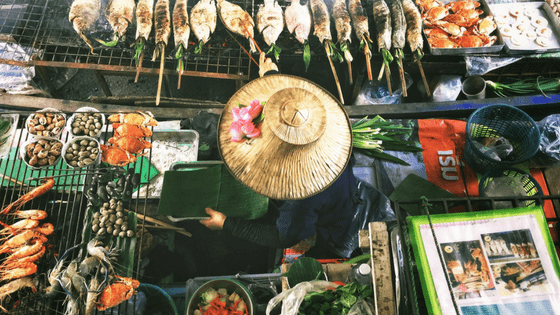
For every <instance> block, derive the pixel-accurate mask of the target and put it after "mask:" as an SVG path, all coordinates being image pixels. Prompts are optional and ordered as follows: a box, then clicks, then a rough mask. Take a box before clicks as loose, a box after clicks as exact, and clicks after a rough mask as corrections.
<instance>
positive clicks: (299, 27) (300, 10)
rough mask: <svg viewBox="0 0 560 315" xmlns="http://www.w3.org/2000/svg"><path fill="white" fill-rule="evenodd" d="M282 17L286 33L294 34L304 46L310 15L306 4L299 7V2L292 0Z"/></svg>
mask: <svg viewBox="0 0 560 315" xmlns="http://www.w3.org/2000/svg"><path fill="white" fill-rule="evenodd" d="M284 17H285V18H286V28H287V29H288V32H290V34H294V35H295V37H296V39H297V40H298V41H299V42H300V43H302V44H305V42H306V41H307V38H308V37H309V32H310V31H311V13H309V8H308V7H307V4H306V5H301V3H300V0H292V3H291V4H290V5H289V6H287V7H286V10H285V11H284Z"/></svg>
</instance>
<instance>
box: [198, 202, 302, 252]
mask: <svg viewBox="0 0 560 315" xmlns="http://www.w3.org/2000/svg"><path fill="white" fill-rule="evenodd" d="M206 213H208V214H209V215H210V218H209V219H204V220H201V221H200V223H202V224H203V225H205V226H206V227H208V228H209V229H211V230H222V229H223V230H224V231H228V232H230V233H231V234H232V235H233V236H236V237H239V238H242V239H245V240H247V241H250V242H253V243H255V244H258V245H262V246H268V247H274V248H288V247H291V246H293V245H295V244H297V242H298V240H297V239H289V238H286V237H285V236H284V235H282V233H280V231H278V228H277V227H276V226H275V225H267V224H260V223H255V222H251V221H248V220H242V219H236V218H231V217H226V216H225V215H224V214H223V213H221V212H219V211H215V210H213V209H211V208H206Z"/></svg>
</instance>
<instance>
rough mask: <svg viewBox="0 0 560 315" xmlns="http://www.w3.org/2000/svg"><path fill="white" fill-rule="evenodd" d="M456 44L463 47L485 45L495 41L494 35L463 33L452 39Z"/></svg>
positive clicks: (490, 44)
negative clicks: (463, 34)
mask: <svg viewBox="0 0 560 315" xmlns="http://www.w3.org/2000/svg"><path fill="white" fill-rule="evenodd" d="M452 40H453V41H454V42H455V43H456V44H457V45H459V46H460V47H463V48H467V47H487V46H492V45H493V44H494V43H495V42H496V36H485V35H465V36H461V37H458V38H455V39H452Z"/></svg>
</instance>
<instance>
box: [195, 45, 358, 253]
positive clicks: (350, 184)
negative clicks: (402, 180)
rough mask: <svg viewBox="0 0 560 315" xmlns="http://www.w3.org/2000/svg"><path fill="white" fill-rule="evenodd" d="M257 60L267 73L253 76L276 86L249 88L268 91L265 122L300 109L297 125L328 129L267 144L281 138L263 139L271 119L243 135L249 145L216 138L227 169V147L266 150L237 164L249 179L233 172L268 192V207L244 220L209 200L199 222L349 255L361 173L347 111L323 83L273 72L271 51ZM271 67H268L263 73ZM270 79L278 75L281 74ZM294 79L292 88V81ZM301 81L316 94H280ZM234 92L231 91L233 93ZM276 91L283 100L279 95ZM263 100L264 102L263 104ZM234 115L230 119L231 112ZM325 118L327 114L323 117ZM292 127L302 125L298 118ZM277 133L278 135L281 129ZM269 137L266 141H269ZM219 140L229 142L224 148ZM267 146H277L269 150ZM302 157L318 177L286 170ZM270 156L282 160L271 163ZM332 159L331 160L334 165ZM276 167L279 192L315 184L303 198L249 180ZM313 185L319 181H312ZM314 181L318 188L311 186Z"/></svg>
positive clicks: (240, 151)
mask: <svg viewBox="0 0 560 315" xmlns="http://www.w3.org/2000/svg"><path fill="white" fill-rule="evenodd" d="M260 65H261V67H260V71H259V74H260V75H261V76H263V75H266V78H261V79H257V80H261V81H260V82H264V83H262V84H263V85H262V86H265V87H270V89H272V90H273V91H270V92H269V91H267V92H265V93H268V94H263V93H262V86H261V85H258V84H253V87H254V86H255V85H257V86H259V88H261V90H260V91H259V90H256V91H255V90H252V91H251V92H252V93H254V94H255V97H256V98H258V96H259V95H261V96H262V95H266V96H267V97H266V98H264V99H267V103H266V104H265V106H263V108H264V111H267V110H268V112H266V113H265V114H264V119H265V120H268V121H267V123H268V124H269V125H272V124H274V123H276V122H277V121H282V119H284V120H286V121H287V123H286V124H287V125H290V126H296V125H297V124H298V118H297V117H296V116H297V115H301V116H302V117H303V116H304V117H303V119H301V121H300V122H301V127H302V128H301V129H305V127H306V126H305V125H304V124H305V123H308V124H310V125H311V127H309V129H311V130H317V129H321V128H325V131H324V132H319V133H318V134H320V135H318V136H317V137H325V138H324V139H323V140H324V141H322V142H319V140H317V139H314V140H312V141H308V142H305V143H303V144H299V143H298V145H292V144H293V143H291V142H289V141H290V140H286V141H287V142H289V143H287V144H286V143H280V144H278V145H270V143H277V142H278V139H272V140H271V139H270V138H266V139H263V138H262V137H267V136H268V137H272V136H274V134H273V133H275V132H276V131H273V130H272V129H273V128H276V127H277V126H273V127H270V128H269V129H265V130H263V131H262V133H263V134H262V137H261V136H256V138H255V139H254V142H252V143H251V142H249V143H248V144H249V146H246V145H244V144H238V143H232V142H231V141H229V138H228V140H227V141H226V140H224V139H219V140H218V143H219V145H220V151H221V153H222V156H223V157H224V162H225V164H226V165H227V166H228V168H229V169H230V171H231V170H232V168H235V167H234V166H232V165H228V163H230V164H231V163H232V162H230V161H231V160H233V158H230V157H229V156H227V154H230V153H229V152H234V153H231V154H232V155H241V156H242V157H241V158H239V157H236V159H243V156H245V155H247V156H251V155H252V154H253V153H254V154H255V155H257V154H266V155H267V156H266V157H261V156H256V158H255V160H254V162H252V163H248V164H247V165H242V168H241V169H242V170H243V171H242V173H243V174H248V175H251V176H253V177H247V178H249V179H247V178H241V179H240V178H237V179H238V180H240V181H241V182H242V183H243V184H245V185H246V186H248V187H249V188H251V189H253V190H254V191H256V192H257V193H260V194H262V195H265V196H267V197H269V198H271V199H270V207H269V214H268V215H267V217H266V218H263V219H258V220H243V219H238V218H233V217H227V216H225V215H224V214H223V213H221V212H218V211H215V210H213V209H211V208H206V213H207V214H208V215H209V216H210V218H208V219H204V220H201V221H200V223H201V224H203V225H205V226H206V227H208V228H209V229H213V230H222V229H223V230H224V231H226V232H229V233H231V234H232V235H233V236H235V237H239V238H242V239H245V240H247V241H250V242H253V243H255V244H259V245H262V246H267V247H272V248H289V247H292V246H294V245H296V244H298V243H300V244H301V242H305V244H307V247H311V246H312V247H311V248H310V249H309V251H307V253H306V256H310V257H314V258H318V259H319V258H339V257H348V256H350V255H349V252H348V246H345V245H346V243H347V240H348V238H349V237H353V235H349V230H350V226H351V223H352V220H353V218H354V215H355V213H356V206H357V205H358V204H359V203H360V198H359V195H358V194H359V189H358V183H359V181H357V180H356V178H355V177H354V175H353V173H352V164H353V162H352V159H351V150H352V141H351V140H352V139H351V138H352V137H351V127H350V123H349V119H348V117H347V116H346V112H345V111H344V109H343V108H342V106H341V105H340V103H338V101H336V99H335V98H334V97H332V95H330V94H328V93H326V92H323V91H322V88H320V87H314V86H313V83H311V82H308V81H304V80H303V79H298V78H290V77H289V76H282V75H276V73H278V71H277V70H278V68H277V67H276V65H275V64H274V63H272V62H271V60H270V59H266V58H265V57H264V54H261V58H260ZM269 74H273V75H271V76H268V75H269ZM273 78H274V79H273ZM257 80H255V81H257ZM274 80H278V82H276V81H274ZM286 80H287V81H290V80H293V81H294V82H293V83H290V84H288V85H289V87H286V86H284V85H285V82H286ZM253 82H254V81H253ZM260 82H259V83H260ZM290 82H291V81H290ZM250 84H251V83H250ZM248 85H249V84H248ZM292 85H293V86H295V87H296V88H294V87H292ZM300 86H304V87H306V88H307V89H309V90H310V93H316V96H309V95H307V92H304V93H302V94H303V96H301V95H300V94H298V91H295V93H292V94H290V93H288V96H287V97H286V96H285V95H283V93H285V91H286V90H292V92H293V91H294V90H297V89H298V88H299V87H300ZM250 88H251V87H249V88H248V89H250ZM243 93H249V91H241V92H238V93H236V95H238V94H241V95H243ZM271 93H272V94H271ZM326 94H328V96H325V95H326ZM236 95H234V98H235V96H236ZM293 95H299V96H293ZM292 96H293V97H295V98H297V97H300V98H301V99H294V100H291V99H290V97H292ZM251 97H253V94H251ZM262 97H265V96H262ZM269 97H270V98H269ZM273 99H274V100H273ZM279 99H280V100H281V101H277V100H279ZM309 100H314V101H315V100H317V101H318V102H317V103H321V104H319V105H317V106H315V105H316V104H311V103H312V102H310V101H309ZM319 100H322V102H319ZM269 101H270V102H269ZM238 102H239V100H236V101H235V102H233V103H234V104H235V103H238ZM298 102H299V103H298ZM230 103H232V100H230V102H228V104H230ZM291 103H296V104H298V105H295V106H294V108H295V109H294V108H290V104H291ZM278 104H280V105H278ZM230 106H231V105H230ZM267 106H269V107H268V108H267ZM275 106H278V108H280V109H279V110H278V112H279V113H280V114H277V113H276V112H275V113H271V111H272V110H271V109H270V108H273V107H275ZM320 106H325V108H317V107H320ZM290 109H292V110H293V115H294V116H293V117H294V118H293V120H290V119H289V118H288V119H286V118H285V117H291V116H289V115H292V113H290V112H289V111H290ZM229 110H230V108H227V105H226V109H224V111H223V113H222V119H221V123H224V119H225V123H229V124H232V123H231V120H230V121H228V120H227V118H226V117H227V116H224V115H229ZM286 112H288V114H284V113H286ZM307 113H310V114H309V117H308V116H305V115H306V114H307ZM317 113H319V114H318V116H320V117H321V113H324V114H325V115H324V116H325V117H327V118H324V119H323V121H322V123H323V125H320V126H319V127H317V125H313V124H315V123H316V122H317V119H314V117H312V115H313V114H315V115H317ZM327 113H328V115H327ZM272 114H275V115H276V114H277V116H274V115H272ZM316 117H317V116H316ZM316 117H315V118H316ZM233 119H234V120H235V118H233ZM327 119H328V121H327V122H326V123H325V121H326V120H327ZM333 126H336V127H333ZM280 127H285V126H280ZM297 127H300V126H299V125H298V126H297ZM221 128H222V129H221V130H227V128H229V125H226V126H221ZM287 128H289V127H287ZM329 128H331V130H330V131H329V130H328V129H329ZM332 128H335V130H332ZM277 129H282V128H277ZM251 130H252V129H251ZM304 131H306V130H304ZM230 132H231V129H230ZM292 132H293V131H292ZM276 135H277V136H278V134H276ZM259 137H261V139H259ZM278 137H279V138H282V137H283V136H282V135H279V136H278ZM219 138H220V136H219ZM251 140H253V139H251ZM269 140H270V142H267V141H269ZM258 141H262V142H263V143H266V144H267V146H266V148H264V149H262V150H259V148H258V146H259V145H261V144H262V143H259V142H258ZM274 141H276V142H274ZM327 141H328V142H327ZM325 142H327V144H325ZM321 145H322V146H326V147H327V148H325V147H323V148H322V150H320V151H313V150H315V148H317V147H319V146H321ZM224 146H225V147H226V148H224ZM306 147H307V148H308V149H309V150H304V148H306ZM253 149H255V151H251V150H253ZM276 149H277V150H278V151H277V152H276V151H274V150H276ZM334 150H336V151H334ZM270 151H274V152H272V153H271V152H270ZM308 151H309V152H311V153H310V154H308V156H303V155H305V154H307V152H308ZM323 151H329V152H328V153H327V155H324V156H320V154H324V153H322V152H323ZM255 152H256V153H255ZM263 152H265V153H263ZM302 152H303V153H302ZM317 152H319V153H317ZM294 156H300V159H294V158H293V157H294ZM317 156H319V157H317ZM313 159H315V160H313ZM335 159H337V162H336V163H331V162H332V161H331V160H335ZM262 160H266V163H261V162H262ZM286 160H289V161H290V162H286ZM302 160H305V161H306V162H308V161H309V160H312V162H311V164H312V165H314V167H313V168H312V169H311V170H310V171H309V172H307V173H313V176H315V177H313V176H312V177H308V178H305V177H304V176H303V175H302V176H301V177H302V178H298V179H294V177H300V175H301V172H300V173H292V174H289V171H290V170H292V169H296V168H297V167H300V166H301V163H303V162H302ZM274 163H285V164H282V165H274ZM286 163H292V164H286ZM308 163H309V162H308ZM329 163H331V164H333V165H334V166H333V165H331V164H329ZM327 164H328V165H327ZM259 166H262V167H264V168H266V167H269V169H268V170H261V167H259ZM273 166H274V167H273ZM321 167H324V169H321ZM278 169H282V170H283V171H282V172H279V173H281V175H278V174H275V175H274V176H275V178H278V176H280V177H281V176H283V178H280V179H279V180H277V181H269V183H276V182H282V183H284V186H280V187H278V190H280V192H279V195H281V196H285V195H286V196H291V195H290V194H289V193H286V192H285V191H282V190H290V189H302V188H301V187H306V188H303V189H307V188H309V187H311V186H314V187H313V188H309V190H310V191H309V192H305V193H307V195H308V196H307V197H304V198H274V197H275V196H277V195H275V193H272V194H273V195H274V196H271V195H270V194H269V193H266V192H270V191H274V188H271V187H265V188H263V187H262V185H261V186H257V187H255V186H252V185H254V184H252V183H251V180H250V179H254V178H261V177H268V176H273V175H272V174H274V173H273V172H274V171H275V170H278ZM247 170H249V171H247ZM259 172H260V173H259ZM335 172H336V174H334V173H335ZM232 174H234V176H235V173H234V172H232ZM319 174H328V175H327V176H330V178H329V180H324V178H317V176H322V175H319ZM285 183H288V184H285ZM302 183H303V185H302ZM318 185H319V186H321V187H317V186H318ZM267 189H268V190H267ZM313 189H315V190H314V191H313ZM263 190H264V191H265V193H263ZM362 190H363V189H362ZM362 203H363V202H362ZM313 245H314V246H313ZM350 252H351V251H350Z"/></svg>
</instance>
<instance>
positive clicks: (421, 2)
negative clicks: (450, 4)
mask: <svg viewBox="0 0 560 315" xmlns="http://www.w3.org/2000/svg"><path fill="white" fill-rule="evenodd" d="M416 4H417V5H418V6H419V7H420V10H421V11H422V13H424V12H427V11H428V10H430V9H431V8H433V7H443V6H444V5H443V3H442V2H441V1H439V0H416Z"/></svg>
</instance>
